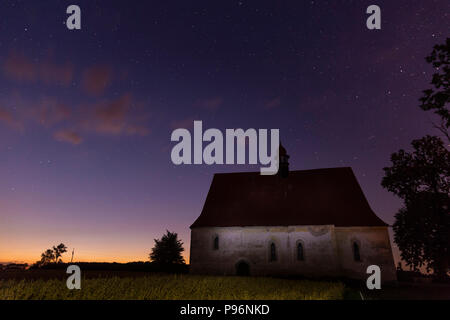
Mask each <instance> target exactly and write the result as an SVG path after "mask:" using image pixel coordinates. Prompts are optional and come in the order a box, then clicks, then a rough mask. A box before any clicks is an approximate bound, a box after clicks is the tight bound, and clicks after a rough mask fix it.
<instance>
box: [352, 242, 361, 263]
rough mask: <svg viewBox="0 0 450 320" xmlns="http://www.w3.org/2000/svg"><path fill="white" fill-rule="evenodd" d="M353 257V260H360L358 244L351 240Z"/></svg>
mask: <svg viewBox="0 0 450 320" xmlns="http://www.w3.org/2000/svg"><path fill="white" fill-rule="evenodd" d="M353 259H354V260H355V261H361V255H360V253H359V245H358V244H357V243H356V242H353Z"/></svg>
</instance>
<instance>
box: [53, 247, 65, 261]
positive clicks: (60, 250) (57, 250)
mask: <svg viewBox="0 0 450 320" xmlns="http://www.w3.org/2000/svg"><path fill="white" fill-rule="evenodd" d="M53 252H54V253H55V262H56V263H58V262H61V261H62V260H61V256H62V254H63V253H65V252H67V247H66V246H65V245H64V244H63V243H60V244H58V245H57V246H56V247H55V246H53Z"/></svg>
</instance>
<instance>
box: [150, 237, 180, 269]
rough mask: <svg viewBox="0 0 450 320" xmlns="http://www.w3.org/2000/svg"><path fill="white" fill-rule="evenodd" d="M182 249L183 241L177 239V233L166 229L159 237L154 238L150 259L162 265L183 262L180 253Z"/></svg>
mask: <svg viewBox="0 0 450 320" xmlns="http://www.w3.org/2000/svg"><path fill="white" fill-rule="evenodd" d="M183 251H184V248H183V242H181V240H179V239H178V234H176V233H175V232H170V231H167V233H166V234H165V235H163V236H162V238H161V239H159V240H158V239H155V246H154V247H153V249H152V252H151V253H150V260H151V261H152V262H155V263H158V264H163V265H170V264H184V258H183V256H182V255H181V253H182V252H183Z"/></svg>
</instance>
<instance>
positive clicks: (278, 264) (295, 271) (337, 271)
mask: <svg viewBox="0 0 450 320" xmlns="http://www.w3.org/2000/svg"><path fill="white" fill-rule="evenodd" d="M215 236H218V237H219V249H218V250H214V238H215ZM355 240H356V241H358V243H359V244H360V253H361V260H362V261H361V262H357V261H354V259H353V248H352V243H353V241H355ZM298 241H301V242H302V244H303V248H304V257H305V259H304V260H303V261H298V260H297V246H296V244H297V243H298ZM272 242H273V243H275V245H276V248H277V261H269V257H270V244H271V243H272ZM190 254H191V257H190V268H191V272H192V273H197V274H218V275H234V274H236V265H237V263H238V262H239V261H241V260H243V261H246V262H247V263H248V264H249V266H250V273H251V275H304V276H318V277H319V276H330V277H339V276H346V277H349V278H357V279H366V278H367V277H368V275H367V274H366V268H367V266H368V265H370V264H377V265H380V267H381V269H382V281H383V282H385V281H391V280H395V268H394V262H393V258H392V251H391V248H390V242H389V237H388V233H387V228H385V227H381V228H378V227H377V228H373V227H352V228H335V227H334V226H332V225H327V226H289V227H224V228H222V227H207V228H194V229H192V230H191V250H190Z"/></svg>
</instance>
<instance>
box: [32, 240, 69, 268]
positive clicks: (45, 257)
mask: <svg viewBox="0 0 450 320" xmlns="http://www.w3.org/2000/svg"><path fill="white" fill-rule="evenodd" d="M65 252H67V247H66V246H65V245H64V244H63V243H60V244H58V245H57V246H53V249H47V250H45V251H44V252H43V253H42V254H41V260H40V261H39V262H37V264H38V265H41V266H42V265H46V264H49V263H52V262H54V263H58V262H62V260H61V256H62V254H63V253H65Z"/></svg>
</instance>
